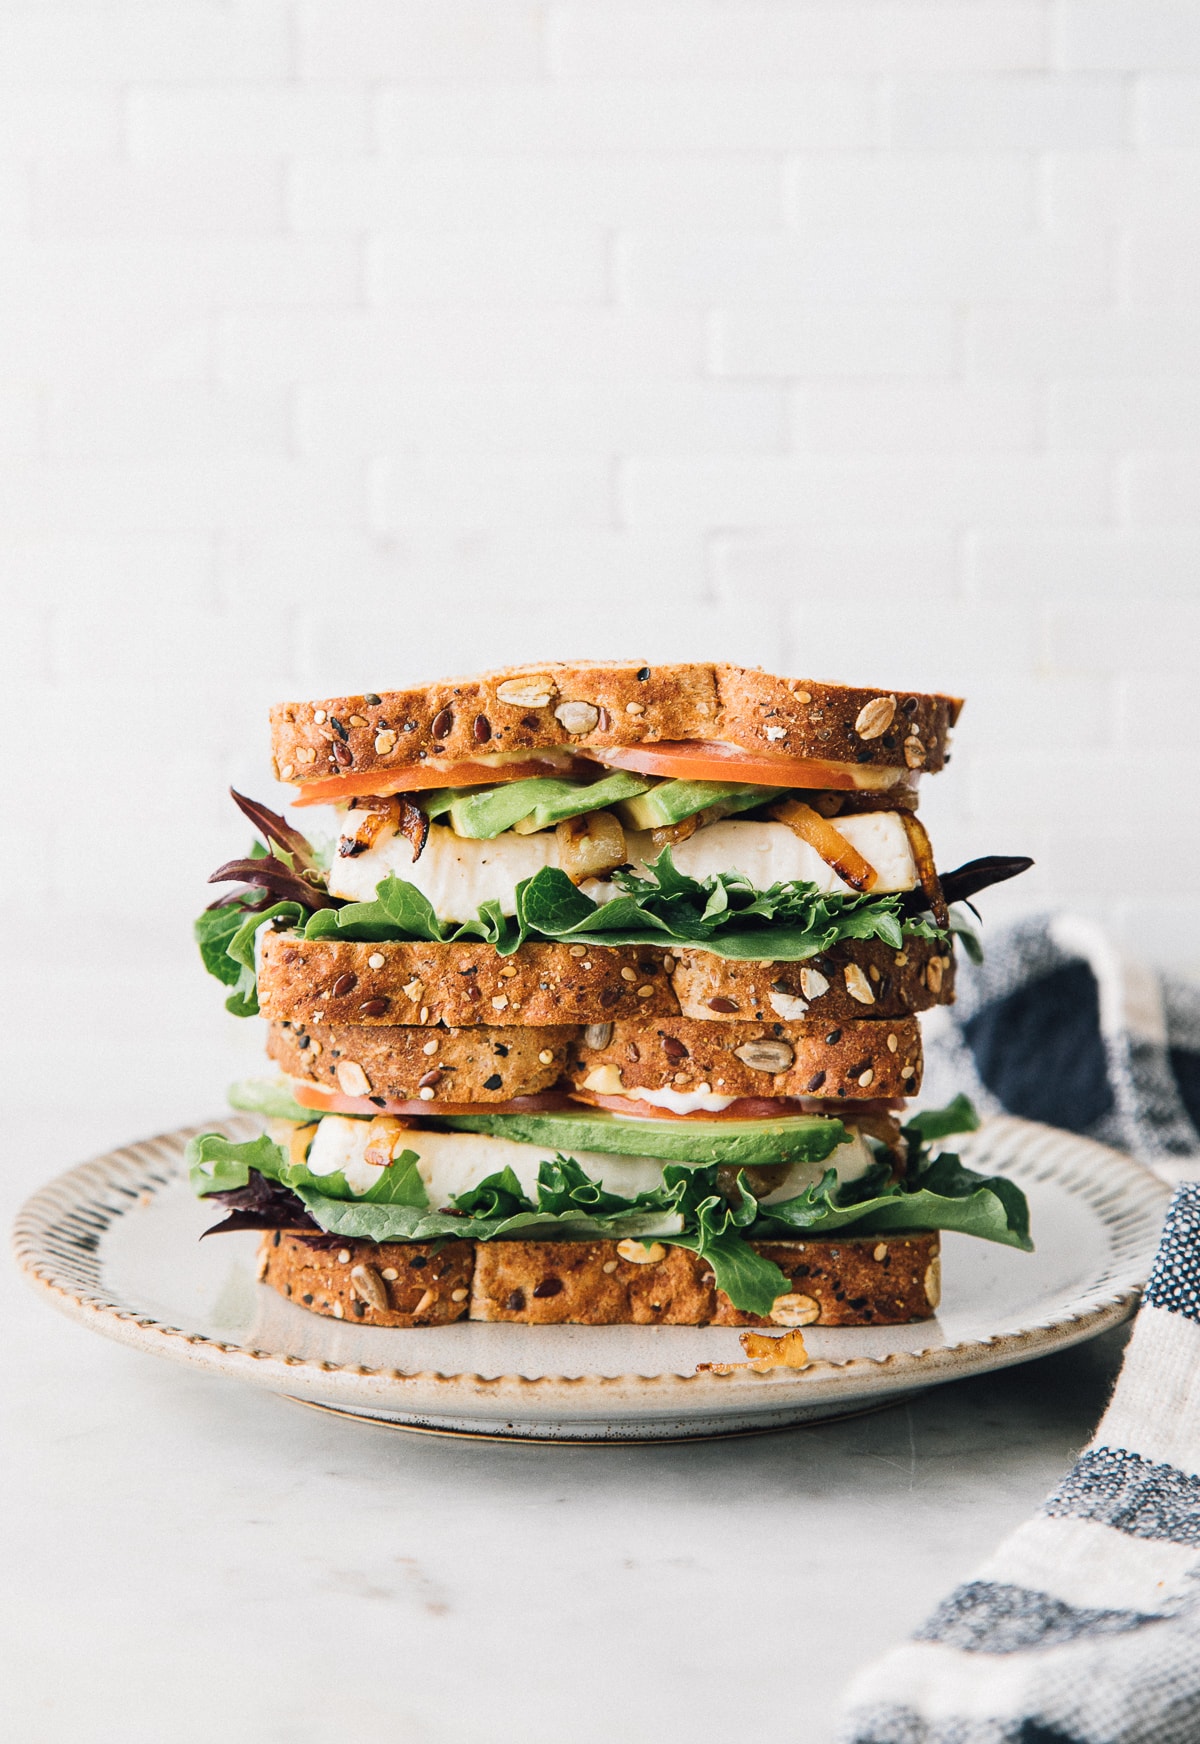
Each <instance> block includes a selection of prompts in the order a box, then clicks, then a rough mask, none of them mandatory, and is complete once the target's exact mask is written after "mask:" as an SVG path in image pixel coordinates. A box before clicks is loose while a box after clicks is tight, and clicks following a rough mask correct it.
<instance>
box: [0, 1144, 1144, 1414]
mask: <svg viewBox="0 0 1200 1744" xmlns="http://www.w3.org/2000/svg"><path fill="white" fill-rule="evenodd" d="M214 1129H219V1130H220V1131H223V1132H225V1133H226V1134H227V1135H228V1136H230V1137H231V1138H247V1137H250V1136H251V1135H252V1134H253V1133H254V1132H255V1131H257V1130H259V1129H258V1127H257V1126H256V1124H255V1123H254V1122H253V1121H252V1120H250V1119H248V1118H247V1117H244V1116H243V1117H239V1118H237V1119H233V1120H225V1121H215V1122H212V1123H210V1124H209V1125H208V1126H206V1127H202V1128H197V1129H195V1130H199V1131H211V1130H214ZM191 1131H192V1129H190V1128H189V1129H185V1130H182V1131H179V1132H173V1133H169V1134H166V1135H164V1136H163V1137H162V1138H156V1139H149V1140H147V1141H145V1142H144V1143H142V1144H135V1145H130V1146H128V1147H127V1148H126V1149H124V1150H119V1151H113V1152H111V1153H110V1154H109V1155H108V1156H104V1157H99V1158H97V1159H96V1160H95V1161H94V1162H90V1163H83V1164H81V1165H80V1166H79V1167H78V1168H75V1169H72V1170H71V1171H70V1172H69V1173H68V1174H65V1175H61V1176H59V1178H58V1179H57V1180H55V1181H52V1182H51V1183H50V1184H49V1185H48V1186H46V1187H43V1188H42V1189H41V1191H40V1192H38V1193H36V1194H34V1196H33V1198H32V1199H30V1200H29V1202H28V1203H27V1205H26V1206H25V1208H24V1210H23V1211H22V1213H21V1215H20V1217H19V1219H18V1221H17V1228H16V1246H17V1255H18V1259H19V1261H20V1263H21V1265H22V1267H23V1268H24V1270H25V1273H26V1275H27V1277H28V1278H29V1280H30V1282H31V1283H32V1284H33V1285H34V1286H35V1287H36V1288H37V1289H39V1290H42V1291H44V1292H45V1294H46V1295H47V1297H48V1298H49V1300H50V1301H51V1302H53V1303H54V1305H55V1306H56V1307H58V1308H61V1309H62V1310H63V1312H64V1313H66V1314H69V1315H71V1316H72V1318H73V1319H76V1320H79V1321H82V1322H83V1324H84V1325H85V1326H90V1327H92V1328H93V1329H94V1330H95V1331H97V1332H102V1333H104V1334H105V1335H106V1336H108V1337H109V1338H115V1339H118V1340H120V1341H121V1343H123V1344H131V1345H133V1346H135V1347H136V1348H137V1349H139V1350H145V1351H152V1352H155V1353H156V1354H157V1355H159V1356H165V1357H171V1358H173V1359H174V1360H175V1361H177V1362H186V1363H191V1364H193V1365H195V1366H198V1367H200V1368H205V1369H208V1370H210V1371H211V1372H213V1373H214V1374H221V1375H228V1376H230V1377H231V1378H232V1379H235V1380H243V1381H249V1382H251V1383H252V1384H254V1385H256V1386H260V1387H266V1388H268V1389H270V1390H271V1391H274V1392H278V1393H284V1394H288V1395H290V1396H291V1397H293V1398H296V1399H301V1400H304V1401H305V1402H306V1403H309V1404H314V1405H322V1406H325V1407H327V1408H331V1409H334V1410H340V1411H343V1412H347V1413H350V1414H351V1415H353V1416H355V1417H359V1418H363V1419H366V1420H369V1421H375V1422H380V1423H388V1424H393V1425H398V1426H402V1427H405V1428H409V1429H427V1430H437V1431H441V1432H443V1433H445V1432H450V1433H458V1434H476V1435H493V1436H495V1435H499V1436H505V1437H518V1438H526V1439H530V1438H532V1439H536V1440H558V1441H630V1440H635V1441H642V1440H646V1441H650V1440H671V1439H678V1438H690V1437H694V1436H711V1435H728V1434H738V1433H742V1434H744V1433H746V1432H752V1431H755V1430H763V1429H773V1428H782V1427H784V1426H785V1425H787V1424H791V1423H802V1422H806V1421H813V1420H817V1419H820V1418H827V1417H837V1416H845V1415H847V1414H848V1413H851V1412H855V1411H862V1410H864V1409H869V1408H870V1407H871V1406H873V1405H879V1404H884V1403H888V1402H890V1401H892V1400H894V1399H897V1398H900V1397H903V1396H904V1395H905V1394H910V1393H913V1392H916V1391H918V1390H919V1389H921V1388H923V1387H928V1386H933V1385H936V1384H938V1383H940V1382H943V1381H949V1380H955V1379H957V1378H959V1377H960V1376H963V1375H970V1374H978V1373H981V1372H982V1371H984V1370H987V1369H994V1368H1001V1367H1003V1366H1005V1365H1007V1364H1009V1363H1018V1362H1024V1361H1026V1360H1027V1359H1028V1358H1030V1357H1036V1356H1044V1355H1045V1354H1046V1353H1047V1352H1049V1351H1053V1350H1061V1349H1062V1348H1063V1347H1064V1346H1065V1345H1069V1344H1075V1343H1077V1342H1079V1341H1080V1340H1081V1339H1085V1338H1091V1337H1093V1336H1094V1335H1095V1334H1096V1333H1098V1332H1102V1331H1103V1330H1104V1329H1105V1328H1107V1327H1109V1326H1113V1325H1115V1324H1116V1323H1117V1322H1118V1321H1120V1320H1123V1319H1125V1318H1126V1317H1127V1316H1128V1315H1129V1314H1130V1313H1132V1311H1133V1308H1134V1306H1135V1303H1136V1299H1137V1292H1138V1290H1139V1288H1140V1286H1141V1285H1142V1284H1143V1283H1144V1281H1145V1279H1146V1277H1147V1275H1148V1273H1149V1268H1150V1263H1151V1260H1152V1258H1153V1254H1154V1248H1155V1243H1156V1241H1157V1237H1158V1232H1159V1228H1160V1226H1161V1224H1162V1219H1163V1213H1164V1210H1165V1207H1166V1202H1167V1198H1168V1190H1167V1188H1166V1187H1164V1186H1163V1185H1162V1184H1161V1183H1160V1182H1159V1181H1158V1180H1156V1179H1155V1177H1154V1176H1153V1175H1151V1174H1150V1173H1148V1171H1146V1170H1145V1169H1143V1168H1142V1167H1141V1166H1140V1165H1139V1164H1137V1163H1134V1162H1132V1161H1130V1159H1129V1158H1128V1157H1125V1156H1122V1155H1120V1154H1119V1153H1118V1152H1116V1151H1112V1150H1109V1149H1107V1148H1106V1147H1105V1146H1103V1145H1098V1144H1093V1143H1091V1142H1090V1141H1089V1140H1087V1139H1081V1138H1076V1137H1074V1136H1073V1135H1071V1134H1069V1133H1064V1132H1058V1131H1056V1130H1054V1129H1052V1128H1050V1127H1045V1126H1036V1125H1034V1124H1032V1123H1031V1122H1028V1121H1022V1120H1012V1119H1007V1118H1006V1119H1002V1120H995V1121H991V1122H989V1123H988V1124H987V1125H986V1126H985V1127H984V1128H983V1130H982V1131H981V1132H978V1133H975V1134H973V1135H972V1136H971V1137H970V1138H969V1139H967V1140H966V1141H965V1142H962V1143H960V1144H959V1145H958V1146H957V1148H958V1149H959V1150H960V1152H961V1154H962V1155H963V1158H964V1160H965V1161H966V1162H968V1163H969V1164H970V1165H971V1167H972V1168H975V1169H978V1170H980V1171H982V1172H983V1173H986V1174H1004V1175H1009V1176H1011V1177H1012V1178H1013V1179H1014V1180H1015V1181H1017V1182H1018V1183H1019V1184H1020V1185H1021V1186H1022V1187H1023V1188H1024V1190H1025V1192H1026V1193H1027V1194H1028V1196H1029V1200H1030V1207H1031V1212H1032V1227H1033V1234H1034V1239H1035V1241H1036V1243H1037V1251H1036V1252H1035V1253H1033V1254H1023V1253H1018V1252H1016V1251H1015V1250H1013V1249H1010V1248H1002V1247H996V1246H994V1245H993V1244H991V1243H989V1242H982V1241H977V1240H972V1239H970V1238H968V1237H965V1236H959V1235H947V1236H944V1237H943V1279H944V1282H943V1297H942V1307H941V1310H940V1312H939V1314H938V1316H937V1318H936V1319H935V1320H928V1321H923V1322H921V1323H920V1324H918V1325H915V1326H896V1327H869V1328H868V1327H863V1328H849V1329H838V1328H834V1327H828V1328H826V1327H817V1326H813V1327H808V1328H806V1330H805V1341H806V1344H807V1346H808V1350H809V1353H810V1355H811V1357H812V1359H813V1360H812V1362H811V1364H810V1366H809V1367H808V1368H806V1369H803V1370H796V1371H793V1370H783V1371H776V1372H774V1373H771V1374H765V1375H759V1374H754V1373H749V1372H746V1371H742V1372H740V1373H737V1374H733V1375H712V1374H697V1373H696V1365H697V1364H698V1363H705V1362H737V1361H740V1360H742V1351H741V1348H740V1345H739V1343H738V1336H737V1333H736V1332H735V1331H733V1330H732V1329H728V1328H721V1327H694V1328H693V1327H676V1326H664V1327H646V1326H605V1327H587V1326H536V1327H535V1326H500V1325H471V1324H469V1323H463V1324H460V1325H456V1326H443V1327H435V1328H428V1329H419V1330H413V1331H408V1330H403V1329H399V1330H397V1329H392V1328H387V1327H371V1326H350V1325H347V1324H346V1323H345V1322H343V1321H337V1320H325V1319H322V1318H320V1317H318V1316H317V1315H315V1314H309V1313H307V1312H306V1311H305V1310H304V1309H303V1308H300V1307H297V1306H295V1305H294V1304H292V1303H290V1302H287V1301H285V1300H284V1299H283V1298H282V1297H280V1296H277V1295H276V1294H275V1292H274V1291H273V1290H270V1289H268V1288H266V1287H265V1286H262V1285H259V1284H256V1283H255V1281H254V1256H255V1252H256V1249H257V1245H258V1236H257V1235H256V1234H254V1233H242V1234H237V1235H227V1236H221V1237H220V1238H219V1239H214V1240H212V1241H206V1242H199V1241H197V1237H198V1236H199V1234H200V1233H201V1231H202V1230H203V1229H205V1228H206V1227H208V1225H209V1224H211V1223H212V1221H213V1209H212V1207H205V1206H204V1205H203V1204H202V1203H201V1202H200V1201H198V1200H197V1199H195V1198H194V1197H193V1195H192V1193H191V1191H190V1189H189V1187H188V1184H187V1180H186V1176H185V1174H184V1169H183V1148H184V1145H185V1144H186V1142H187V1140H188V1138H189V1137H190V1136H191Z"/></svg>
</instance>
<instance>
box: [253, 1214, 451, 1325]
mask: <svg viewBox="0 0 1200 1744" xmlns="http://www.w3.org/2000/svg"><path fill="white" fill-rule="evenodd" d="M325 1241H326V1238H324V1237H322V1238H321V1243H322V1245H320V1246H314V1245H313V1243H312V1242H311V1240H306V1239H305V1238H304V1237H303V1236H299V1235H290V1234H289V1233H288V1231H287V1230H283V1229H274V1230H268V1231H267V1232H266V1234H265V1235H264V1236H263V1238H262V1241H261V1243H260V1244H259V1249H258V1277H259V1281H260V1283H263V1284H269V1285H270V1286H271V1288H272V1289H273V1290H278V1292H279V1294H280V1295H281V1296H286V1297H287V1298H288V1300H289V1301H291V1302H295V1303H296V1304H297V1305H298V1306H299V1307H301V1308H307V1309H309V1310H310V1311H311V1312H312V1313H313V1314H327V1315H329V1316H330V1317H331V1318H332V1319H334V1320H349V1321H351V1322H352V1323H353V1322H361V1323H362V1324H363V1325H365V1326H446V1325H448V1324H449V1323H450V1322H451V1321H453V1320H462V1319H464V1318H465V1316H466V1313H467V1305H468V1302H469V1299H470V1293H471V1280H472V1275H473V1272H474V1266H475V1243H474V1242H473V1241H443V1242H402V1241H388V1242H378V1243H377V1242H373V1241H348V1242H345V1243H342V1242H338V1241H336V1240H335V1241H334V1242H333V1245H332V1246H327V1245H325Z"/></svg>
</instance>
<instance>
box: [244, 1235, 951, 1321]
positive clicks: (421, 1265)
mask: <svg viewBox="0 0 1200 1744" xmlns="http://www.w3.org/2000/svg"><path fill="white" fill-rule="evenodd" d="M751 1245H752V1246H753V1247H754V1248H755V1249H756V1250H757V1251H758V1252H759V1253H760V1254H762V1255H763V1256H764V1258H766V1259H769V1260H771V1261H772V1262H773V1263H774V1264H775V1265H777V1266H778V1267H779V1268H780V1270H781V1271H782V1272H783V1274H784V1276H785V1277H786V1278H787V1280H788V1282H789V1284H790V1286H791V1288H790V1289H789V1290H788V1291H787V1292H785V1293H784V1294H783V1295H781V1296H780V1297H778V1299H777V1300H776V1303H775V1306H774V1308H773V1309H772V1311H771V1313H770V1314H769V1315H766V1316H763V1315H758V1314H747V1313H745V1312H743V1311H742V1310H741V1309H738V1308H735V1307H734V1306H733V1304H732V1303H731V1302H730V1300H729V1298H728V1296H726V1295H725V1294H724V1292H723V1291H721V1290H718V1289H717V1287H716V1279H715V1278H714V1276H713V1273H712V1271H711V1270H710V1269H709V1266H708V1264H707V1262H706V1261H705V1260H703V1259H701V1258H700V1257H699V1256H698V1255H696V1254H693V1253H691V1252H689V1251H688V1250H687V1249H686V1248H680V1247H671V1246H669V1245H667V1244H665V1243H662V1242H655V1243H652V1244H649V1245H647V1244H646V1243H644V1242H641V1241H622V1242H615V1241H490V1242H482V1241H481V1242H475V1243H472V1242H469V1241H448V1242H444V1243H442V1244H440V1245H439V1246H434V1245H421V1244H406V1243H403V1242H385V1243H381V1244H379V1245H376V1243H374V1242H369V1241H347V1242H344V1243H343V1242H339V1241H337V1239H336V1238H317V1239H316V1241H314V1238H312V1237H307V1238H305V1237H303V1236H300V1235H296V1234H290V1233H289V1232H288V1231H286V1230H273V1231H269V1232H268V1233H267V1234H266V1235H264V1237H263V1241H262V1246H261V1247H260V1249H259V1277H260V1279H261V1280H262V1281H263V1282H264V1283H266V1284H269V1285H270V1286H271V1287H272V1289H275V1290H278V1291H279V1293H280V1294H281V1295H283V1296H287V1297H288V1298H289V1299H290V1300H291V1301H293V1302H296V1303H298V1304H299V1305H300V1306H302V1307H305V1308H308V1309H310V1310H311V1311H312V1312H313V1313H314V1314H328V1315H332V1316H333V1317H334V1318H335V1319H339V1320H342V1319H344V1320H350V1321H354V1322H361V1323H362V1324H363V1325H366V1326H438V1325H445V1324H446V1323H447V1322H449V1321H453V1320H461V1319H464V1318H468V1317H469V1318H470V1319H471V1320H491V1321H497V1320H502V1321H509V1322H516V1323H519V1324H525V1325H537V1326H557V1325H563V1324H573V1325H580V1326H766V1327H771V1326H787V1327H790V1326H813V1325H819V1326H898V1325H903V1324H905V1323H906V1322H908V1321H913V1320H927V1319H929V1317H930V1316H931V1315H932V1314H933V1313H934V1312H935V1310H936V1308H937V1305H938V1301H939V1298H940V1295H941V1266H940V1259H939V1254H940V1242H939V1238H938V1234H937V1231H936V1230H933V1231H922V1232H917V1233H911V1234H893V1233H891V1232H889V1233H888V1234H886V1235H866V1236H854V1235H848V1236H847V1235H843V1236H837V1237H835V1238H834V1239H833V1240H812V1241H767V1242H754V1243H752V1244H751Z"/></svg>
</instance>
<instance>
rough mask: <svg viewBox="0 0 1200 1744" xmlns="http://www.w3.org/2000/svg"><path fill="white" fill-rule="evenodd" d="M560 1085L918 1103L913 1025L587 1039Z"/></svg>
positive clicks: (573, 1053)
mask: <svg viewBox="0 0 1200 1744" xmlns="http://www.w3.org/2000/svg"><path fill="white" fill-rule="evenodd" d="M566 1082H567V1083H569V1084H570V1085H571V1087H572V1089H574V1090H577V1091H583V1092H590V1093H592V1094H593V1095H597V1096H630V1097H635V1098H636V1096H637V1094H638V1092H639V1090H668V1089H669V1090H676V1091H679V1092H684V1093H686V1092H688V1091H697V1092H701V1091H703V1090H704V1089H705V1088H706V1089H707V1090H708V1091H711V1092H712V1093H714V1094H716V1095H719V1096H735V1097H743V1096H762V1097H778V1096H814V1097H834V1098H842V1099H844V1098H851V1099H855V1098H866V1099H872V1100H873V1099H875V1098H877V1097H892V1096H914V1095H916V1093H917V1091H918V1090H919V1089H920V1086H921V1032H920V1029H919V1028H918V1026H917V1022H916V1020H915V1018H911V1017H905V1018H896V1019H895V1020H894V1021H892V1022H881V1023H872V1022H869V1021H864V1020H861V1019H854V1020H850V1019H847V1020H845V1021H843V1022H841V1023H836V1024H833V1025H831V1026H826V1025H825V1024H824V1023H795V1024H785V1023H732V1022H730V1023H698V1022H696V1021H694V1020H693V1019H691V1018H687V1017H674V1018H660V1019H659V1020H658V1021H657V1022H655V1023H650V1024H645V1025H642V1024H637V1023H615V1024H612V1025H607V1024H606V1025H604V1026H603V1028H602V1029H596V1030H588V1031H585V1032H584V1034H583V1035H582V1036H580V1037H579V1039H578V1040H577V1041H575V1042H573V1043H572V1044H571V1046H570V1048H569V1051H568V1058H567V1069H566Z"/></svg>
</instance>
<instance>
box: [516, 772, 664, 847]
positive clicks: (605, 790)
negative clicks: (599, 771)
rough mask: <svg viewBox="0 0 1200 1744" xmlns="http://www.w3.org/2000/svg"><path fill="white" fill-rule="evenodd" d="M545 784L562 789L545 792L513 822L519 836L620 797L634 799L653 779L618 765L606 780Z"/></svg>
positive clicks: (548, 827)
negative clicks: (630, 771)
mask: <svg viewBox="0 0 1200 1744" xmlns="http://www.w3.org/2000/svg"><path fill="white" fill-rule="evenodd" d="M543 785H544V786H547V787H549V786H554V787H558V788H559V789H560V790H561V791H560V792H558V793H556V794H549V793H548V794H545V795H543V797H542V798H541V799H540V800H539V801H538V803H537V804H536V805H535V806H534V808H533V810H532V811H531V812H530V814H529V816H528V817H526V818H522V819H521V821H520V822H519V823H516V824H514V825H513V828H514V830H516V832H517V834H518V835H519V836H528V835H532V833H533V832H534V830H547V829H550V828H551V827H552V826H553V825H554V824H561V823H564V822H565V821H566V819H567V818H573V817H582V816H583V814H584V813H585V812H589V811H602V810H604V809H605V808H607V807H608V806H610V805H616V804H617V803H618V801H620V800H627V799H632V798H633V797H634V796H635V795H636V794H639V793H645V791H646V789H647V788H648V787H649V786H650V782H649V781H648V780H647V779H646V777H645V776H644V775H631V774H630V773H629V771H628V770H626V769H614V770H612V771H611V772H610V773H609V774H608V775H606V776H605V777H604V779H603V780H602V781H589V782H588V783H587V784H586V785H584V784H583V783H581V782H578V781H558V782H545V783H543Z"/></svg>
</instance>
